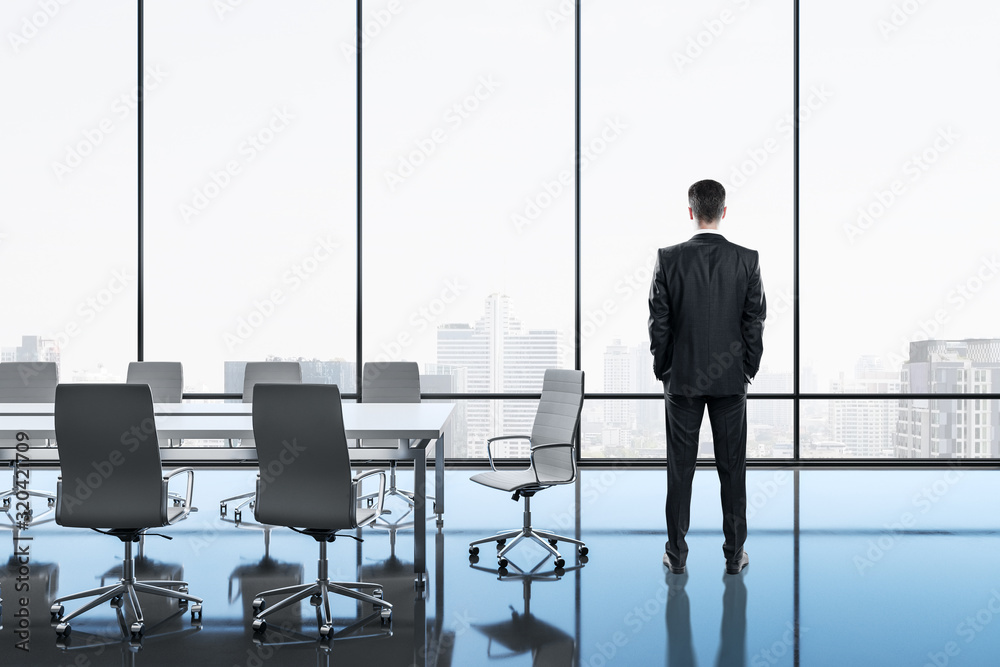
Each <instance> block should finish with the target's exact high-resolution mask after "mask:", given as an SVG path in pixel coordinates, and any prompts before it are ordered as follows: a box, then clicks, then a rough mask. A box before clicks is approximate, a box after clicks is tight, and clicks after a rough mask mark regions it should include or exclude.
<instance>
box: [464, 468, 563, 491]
mask: <svg viewBox="0 0 1000 667" xmlns="http://www.w3.org/2000/svg"><path fill="white" fill-rule="evenodd" d="M469 479H471V480H472V481H473V482H479V483H480V484H482V485H484V486H489V487H491V488H494V489H500V490H501V491H517V490H521V489H531V488H534V489H541V488H544V487H546V486H549V485H547V484H539V483H538V479H537V478H536V477H535V473H534V471H532V470H491V471H489V472H481V473H479V474H477V475H473V476H472V477H470V478H469Z"/></svg>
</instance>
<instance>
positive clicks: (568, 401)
mask: <svg viewBox="0 0 1000 667" xmlns="http://www.w3.org/2000/svg"><path fill="white" fill-rule="evenodd" d="M582 409H583V371H571V370H561V369H552V368H550V369H548V370H546V371H545V376H544V378H543V380H542V398H541V400H540V401H539V402H538V411H537V412H536V413H535V421H534V424H533V425H532V427H531V435H507V436H499V437H496V438H490V439H489V440H487V441H486V452H487V455H488V456H489V461H490V468H492V471H491V472H484V473H479V474H478V475H473V476H472V478H471V479H472V481H474V482H478V483H479V484H483V485H485V486H489V487H491V488H494V489H499V490H501V491H507V492H513V493H514V496H513V499H514V500H518V499H520V498H522V497H523V498H524V525H523V526H522V527H521V528H519V529H517V530H510V531H504V532H501V533H499V534H497V535H494V536H493V537H486V538H483V539H481V540H475V541H473V542H470V543H469V557H470V558H475V557H476V556H477V555H478V554H479V547H478V546H476V545H478V544H483V543H484V542H493V541H495V542H496V543H497V550H498V552H497V559H498V564H499V566H500V572H501V574H504V573H505V570H506V567H507V565H508V561H507V559H506V558H505V556H506V555H507V553H508V552H509V551H510V550H511V549H512V548H514V546H516V545H517V544H518V543H519V542H520V541H521V540H523V539H525V538H527V539H530V540H533V541H535V542H537V543H538V544H540V545H541V546H542V547H543V548H545V550H546V551H548V552H549V553H550V554H551V555H552V556H554V557H555V566H556V567H557V568H562V567H564V566H565V565H566V561H565V559H564V558H563V557H562V556H561V555H560V554H559V552H558V551H557V550H556V548H555V545H556V544H557V543H558V542H569V543H571V544H575V545H576V546H577V552H578V554H579V555H580V556H585V555H587V547H586V545H584V543H583V542H581V541H580V540H575V539H572V538H569V537H563V536H561V535H556V534H555V533H550V532H548V531H543V530H537V529H535V528H532V526H531V497H532V496H534V495H535V494H536V493H537V492H539V491H542V490H544V489H547V488H549V487H550V486H555V485H557V484H570V483H572V482H574V481H575V480H576V454H575V451H576V450H575V447H574V444H573V443H574V441H575V439H576V436H577V434H578V430H579V425H580V412H581V410H582ZM515 439H518V440H525V439H526V440H528V441H529V443H530V446H531V462H530V465H529V466H528V467H527V468H526V469H524V470H497V468H496V465H494V462H493V453H492V446H493V443H494V442H498V441H501V440H515ZM507 540H513V541H512V542H511V543H510V544H506V542H507Z"/></svg>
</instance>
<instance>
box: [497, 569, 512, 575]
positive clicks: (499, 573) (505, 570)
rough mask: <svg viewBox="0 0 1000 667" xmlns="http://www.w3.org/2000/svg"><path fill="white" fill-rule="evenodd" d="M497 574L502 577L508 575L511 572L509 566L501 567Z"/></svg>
mask: <svg viewBox="0 0 1000 667" xmlns="http://www.w3.org/2000/svg"><path fill="white" fill-rule="evenodd" d="M497 574H498V575H500V576H501V577H506V576H507V575H508V574H510V572H508V571H507V568H505V567H501V568H500V569H499V570H497Z"/></svg>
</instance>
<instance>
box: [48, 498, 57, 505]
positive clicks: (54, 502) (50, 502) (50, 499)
mask: <svg viewBox="0 0 1000 667" xmlns="http://www.w3.org/2000/svg"><path fill="white" fill-rule="evenodd" d="M48 505H49V507H55V506H56V499H55V498H49V499H48Z"/></svg>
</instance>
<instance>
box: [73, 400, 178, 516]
mask: <svg viewBox="0 0 1000 667" xmlns="http://www.w3.org/2000/svg"><path fill="white" fill-rule="evenodd" d="M55 425H56V441H57V447H58V448H59V469H60V478H61V479H60V484H59V493H58V494H57V495H58V498H57V501H56V502H57V504H56V523H58V524H60V525H62V526H76V527H82V528H108V529H110V528H150V527H154V526H162V525H164V522H165V514H166V507H165V506H164V503H165V497H164V495H163V494H162V485H163V479H162V478H163V469H162V467H161V465H160V449H159V445H158V441H157V437H156V422H155V420H154V418H153V398H152V394H151V393H150V390H149V387H148V386H147V385H145V384H60V385H59V386H58V387H56V401H55Z"/></svg>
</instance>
